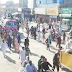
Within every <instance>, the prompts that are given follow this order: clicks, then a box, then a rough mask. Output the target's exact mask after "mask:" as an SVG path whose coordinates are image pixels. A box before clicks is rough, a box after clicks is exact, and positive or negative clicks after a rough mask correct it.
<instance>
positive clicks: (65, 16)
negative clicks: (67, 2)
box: [59, 8, 72, 29]
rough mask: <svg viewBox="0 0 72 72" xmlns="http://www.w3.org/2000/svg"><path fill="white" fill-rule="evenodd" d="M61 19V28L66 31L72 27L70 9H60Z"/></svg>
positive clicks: (71, 10)
mask: <svg viewBox="0 0 72 72" xmlns="http://www.w3.org/2000/svg"><path fill="white" fill-rule="evenodd" d="M59 16H60V17H61V21H62V22H61V26H62V27H64V28H66V27H67V29H70V28H71V27H72V9H71V8H61V12H60V14H59Z"/></svg>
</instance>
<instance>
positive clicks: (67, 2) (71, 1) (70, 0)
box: [61, 0, 72, 8]
mask: <svg viewBox="0 0 72 72" xmlns="http://www.w3.org/2000/svg"><path fill="white" fill-rule="evenodd" d="M67 7H68V8H70V7H72V0H64V2H63V4H62V5H61V8H67Z"/></svg>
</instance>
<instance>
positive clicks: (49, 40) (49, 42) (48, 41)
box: [46, 36, 51, 50]
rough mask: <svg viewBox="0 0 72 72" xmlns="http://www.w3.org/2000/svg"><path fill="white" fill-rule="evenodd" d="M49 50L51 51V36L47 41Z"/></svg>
mask: <svg viewBox="0 0 72 72" xmlns="http://www.w3.org/2000/svg"><path fill="white" fill-rule="evenodd" d="M46 44H47V50H50V44H51V38H50V36H49V37H48V38H47V39H46Z"/></svg>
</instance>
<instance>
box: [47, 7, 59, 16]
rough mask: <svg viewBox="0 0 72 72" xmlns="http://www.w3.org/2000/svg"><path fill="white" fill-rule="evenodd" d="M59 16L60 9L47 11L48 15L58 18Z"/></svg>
mask: <svg viewBox="0 0 72 72" xmlns="http://www.w3.org/2000/svg"><path fill="white" fill-rule="evenodd" d="M58 14H59V11H58V8H48V9H47V15H54V16H58Z"/></svg>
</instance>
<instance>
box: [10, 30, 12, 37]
mask: <svg viewBox="0 0 72 72" xmlns="http://www.w3.org/2000/svg"><path fill="white" fill-rule="evenodd" d="M9 35H10V37H11V38H12V30H10V31H9Z"/></svg>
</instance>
